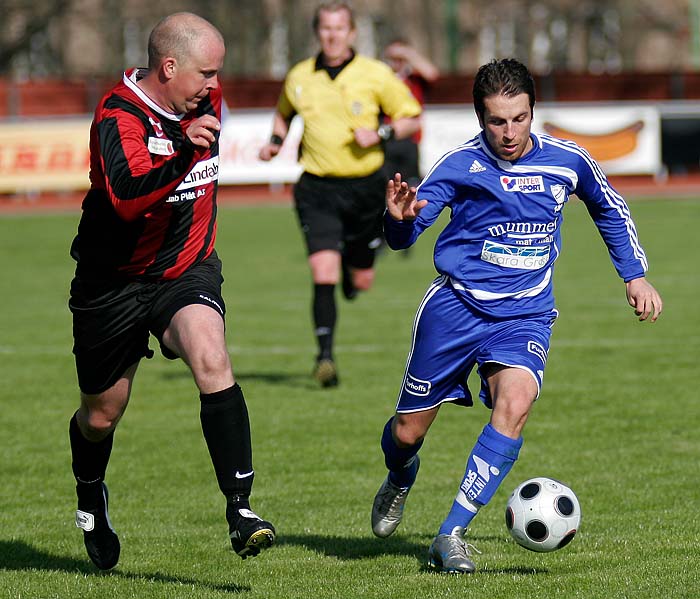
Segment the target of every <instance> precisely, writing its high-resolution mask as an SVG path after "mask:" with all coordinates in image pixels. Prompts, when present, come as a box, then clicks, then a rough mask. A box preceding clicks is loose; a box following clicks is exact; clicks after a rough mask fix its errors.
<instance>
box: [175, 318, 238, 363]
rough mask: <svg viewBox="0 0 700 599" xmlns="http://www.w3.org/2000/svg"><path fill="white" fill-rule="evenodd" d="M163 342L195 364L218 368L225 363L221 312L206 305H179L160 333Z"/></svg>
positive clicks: (225, 354) (226, 353)
mask: <svg viewBox="0 0 700 599" xmlns="http://www.w3.org/2000/svg"><path fill="white" fill-rule="evenodd" d="M163 344H164V345H165V346H166V347H167V348H168V349H169V350H170V351H172V352H173V353H175V354H177V355H178V356H180V357H181V358H182V359H183V360H185V362H187V363H188V364H190V365H194V366H195V367H202V368H209V369H219V368H226V367H227V365H228V362H229V360H228V352H227V349H226V341H225V334H224V321H223V319H222V318H221V315H220V314H219V313H218V312H217V311H216V310H214V309H213V308H211V307H210V306H208V305H203V304H190V305H187V306H184V307H182V308H180V309H179V310H178V311H177V312H176V313H175V315H174V316H173V317H172V318H171V320H170V324H169V325H168V327H167V328H166V329H165V332H164V333H163Z"/></svg>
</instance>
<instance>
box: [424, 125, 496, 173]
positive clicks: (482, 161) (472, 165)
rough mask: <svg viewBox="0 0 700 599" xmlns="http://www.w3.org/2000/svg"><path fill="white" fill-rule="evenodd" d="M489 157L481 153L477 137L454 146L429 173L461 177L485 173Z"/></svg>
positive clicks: (480, 145)
mask: <svg viewBox="0 0 700 599" xmlns="http://www.w3.org/2000/svg"><path fill="white" fill-rule="evenodd" d="M488 164H489V157H488V155H487V154H486V153H485V152H484V151H483V147H482V144H481V138H480V136H479V135H476V136H475V137H473V138H471V139H469V140H467V141H465V142H464V143H461V144H459V145H456V146H454V147H452V148H451V149H449V150H448V151H447V152H445V153H444V154H443V155H442V156H441V157H440V158H439V159H438V160H437V161H436V162H435V164H434V165H433V166H432V168H431V169H430V171H429V172H430V173H433V172H435V171H436V170H442V171H445V170H447V171H453V172H459V173H461V175H462V176H469V175H471V174H474V173H479V172H483V171H486V169H487V165H488Z"/></svg>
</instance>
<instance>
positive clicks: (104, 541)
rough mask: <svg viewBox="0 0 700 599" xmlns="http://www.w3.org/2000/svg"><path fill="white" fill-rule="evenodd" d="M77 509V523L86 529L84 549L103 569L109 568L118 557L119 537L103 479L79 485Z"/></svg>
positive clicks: (114, 564) (114, 563)
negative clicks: (110, 512)
mask: <svg viewBox="0 0 700 599" xmlns="http://www.w3.org/2000/svg"><path fill="white" fill-rule="evenodd" d="M76 492H77V494H78V510H77V511H76V512H75V525H76V526H77V527H78V528H81V529H82V530H83V541H84V542H85V549H87V553H88V555H89V556H90V559H91V560H92V563H93V564H95V565H96V566H97V567H98V568H99V569H100V570H110V569H112V568H114V566H116V565H117V562H118V561H119V551H120V549H121V547H120V545H119V537H118V536H117V533H115V532H114V529H113V528H112V523H111V522H110V520H109V513H108V511H107V503H108V500H109V493H108V492H107V485H105V484H104V483H103V482H102V481H96V482H93V483H81V482H79V483H78V484H77V485H76Z"/></svg>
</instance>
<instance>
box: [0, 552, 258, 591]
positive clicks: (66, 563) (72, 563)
mask: <svg viewBox="0 0 700 599" xmlns="http://www.w3.org/2000/svg"><path fill="white" fill-rule="evenodd" d="M0 570H14V571H23V570H45V571H58V572H69V573H75V572H80V573H81V574H84V575H94V576H114V577H119V578H124V579H126V580H136V581H144V582H159V583H172V584H176V585H183V584H186V585H192V586H196V587H201V588H206V589H211V590H212V591H218V592H223V593H248V592H250V591H251V590H252V589H251V588H250V587H249V586H242V585H237V584H217V583H211V582H205V581H201V580H196V579H193V578H181V577H178V576H172V575H170V574H163V573H162V572H152V573H143V574H140V573H136V572H128V571H125V570H121V569H119V566H117V567H116V568H114V569H113V570H109V571H107V572H104V571H102V570H98V569H97V568H95V567H94V566H93V565H92V564H91V563H90V561H89V559H88V558H87V557H86V558H85V559H84V560H78V559H75V558H72V557H65V556H60V555H53V554H51V553H48V552H46V551H43V550H41V549H37V548H36V547H32V546H31V545H29V544H28V543H25V542H24V541H17V540H15V541H2V540H0Z"/></svg>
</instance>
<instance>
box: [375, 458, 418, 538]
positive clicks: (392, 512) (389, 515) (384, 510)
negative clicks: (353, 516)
mask: <svg viewBox="0 0 700 599" xmlns="http://www.w3.org/2000/svg"><path fill="white" fill-rule="evenodd" d="M413 460H415V463H416V472H417V471H418V468H419V467H420V458H419V457H418V456H417V455H416V456H415V457H414V458H413ZM411 465H412V462H411V463H409V464H408V465H407V467H410V466H411ZM410 490H411V487H397V486H396V485H395V484H393V483H392V482H391V481H390V480H389V477H388V476H387V477H386V479H385V480H384V482H383V483H382V486H381V487H379V491H377V494H376V496H375V497H374V504H373V505H372V532H373V533H374V534H375V535H376V536H378V537H381V538H385V537H388V536H389V535H390V534H391V533H393V532H394V531H395V530H396V528H397V527H398V525H399V524H400V523H401V518H402V516H403V508H404V505H405V504H406V497H408V492H409V491H410Z"/></svg>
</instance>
